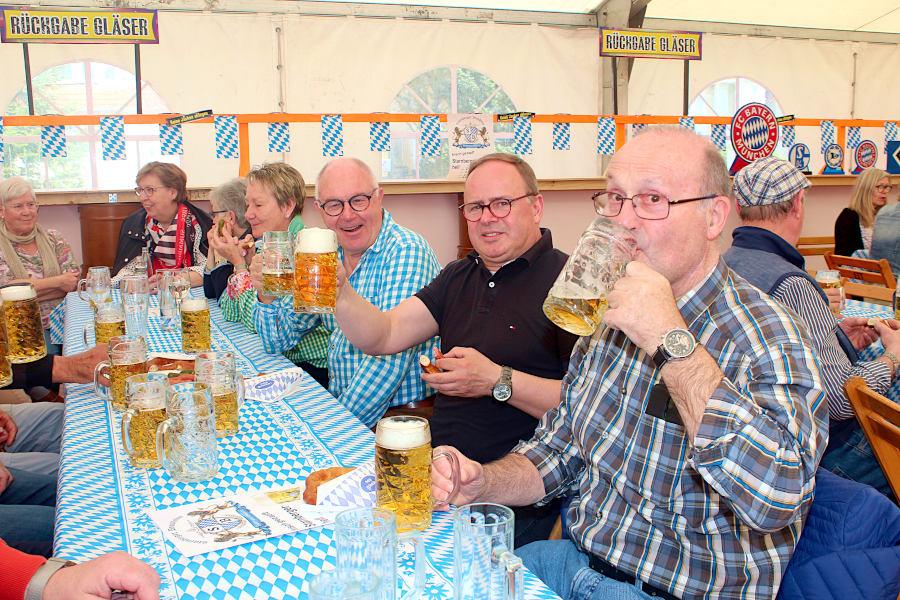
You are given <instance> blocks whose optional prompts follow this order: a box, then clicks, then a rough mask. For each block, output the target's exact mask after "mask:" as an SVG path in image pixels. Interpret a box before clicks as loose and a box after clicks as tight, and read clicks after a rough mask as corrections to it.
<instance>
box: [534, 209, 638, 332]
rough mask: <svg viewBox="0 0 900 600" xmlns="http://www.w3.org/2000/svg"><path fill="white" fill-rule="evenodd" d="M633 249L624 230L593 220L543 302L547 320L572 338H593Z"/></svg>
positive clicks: (629, 236)
mask: <svg viewBox="0 0 900 600" xmlns="http://www.w3.org/2000/svg"><path fill="white" fill-rule="evenodd" d="M634 249H635V244H634V238H633V237H632V236H631V234H629V233H628V231H627V230H626V229H624V228H622V227H620V226H618V225H616V224H615V223H613V222H612V221H610V220H609V219H607V218H606V217H597V218H596V219H594V222H593V223H591V225H590V226H589V227H588V228H587V230H586V231H585V232H584V233H583V234H581V239H579V240H578V245H577V246H576V247H575V252H573V253H572V256H570V257H569V260H567V261H566V265H565V266H564V267H563V270H562V271H561V272H560V274H559V276H557V278H556V282H555V283H554V284H553V287H551V288H550V293H549V294H547V299H546V300H544V307H543V308H544V314H545V315H547V318H548V319H550V320H551V321H553V323H555V324H556V325H557V326H559V327H561V328H562V329H565V330H566V331H568V332H571V333H574V334H575V335H580V336H585V335H592V334H593V333H594V332H595V331H596V330H597V327H599V325H600V321H602V320H603V315H604V313H606V308H607V301H606V295H607V293H608V292H609V291H610V290H611V289H612V287H613V286H614V285H615V283H616V281H618V280H619V278H620V277H621V276H622V275H623V274H624V272H625V266H626V265H627V264H628V262H629V261H631V260H632V258H633V257H634Z"/></svg>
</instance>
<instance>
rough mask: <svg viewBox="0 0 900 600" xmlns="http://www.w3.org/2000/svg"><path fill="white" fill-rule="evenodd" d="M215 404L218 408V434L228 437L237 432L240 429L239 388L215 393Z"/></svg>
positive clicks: (216, 408)
mask: <svg viewBox="0 0 900 600" xmlns="http://www.w3.org/2000/svg"><path fill="white" fill-rule="evenodd" d="M215 391H216V392H219V391H220V390H215ZM213 405H214V406H215V410H216V435H217V436H218V437H227V436H229V435H234V434H236V433H237V432H238V429H239V422H238V393H237V390H234V389H232V390H230V391H225V392H221V393H214V394H213Z"/></svg>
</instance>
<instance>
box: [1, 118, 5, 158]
mask: <svg viewBox="0 0 900 600" xmlns="http://www.w3.org/2000/svg"><path fill="white" fill-rule="evenodd" d="M5 150H6V148H5V147H4V145H3V117H0V163H2V162H3V154H4V152H5Z"/></svg>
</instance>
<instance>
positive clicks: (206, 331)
mask: <svg viewBox="0 0 900 600" xmlns="http://www.w3.org/2000/svg"><path fill="white" fill-rule="evenodd" d="M210 337H211V334H210V328H209V303H207V301H206V298H203V297H200V298H185V299H184V300H182V301H181V349H182V351H184V352H187V353H194V352H202V351H203V350H209V349H210V348H211V347H212V342H211V340H210Z"/></svg>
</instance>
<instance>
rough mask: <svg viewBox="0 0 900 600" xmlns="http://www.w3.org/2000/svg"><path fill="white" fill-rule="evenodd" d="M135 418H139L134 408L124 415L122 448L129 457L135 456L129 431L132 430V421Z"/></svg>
mask: <svg viewBox="0 0 900 600" xmlns="http://www.w3.org/2000/svg"><path fill="white" fill-rule="evenodd" d="M135 416H137V411H136V410H134V409H133V408H129V409H128V410H126V411H125V414H123V415H122V446H123V447H124V448H125V453H126V454H127V455H128V456H129V457H133V456H134V446H132V445H131V436H130V435H129V430H130V429H131V419H132V418H134V417H135Z"/></svg>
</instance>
